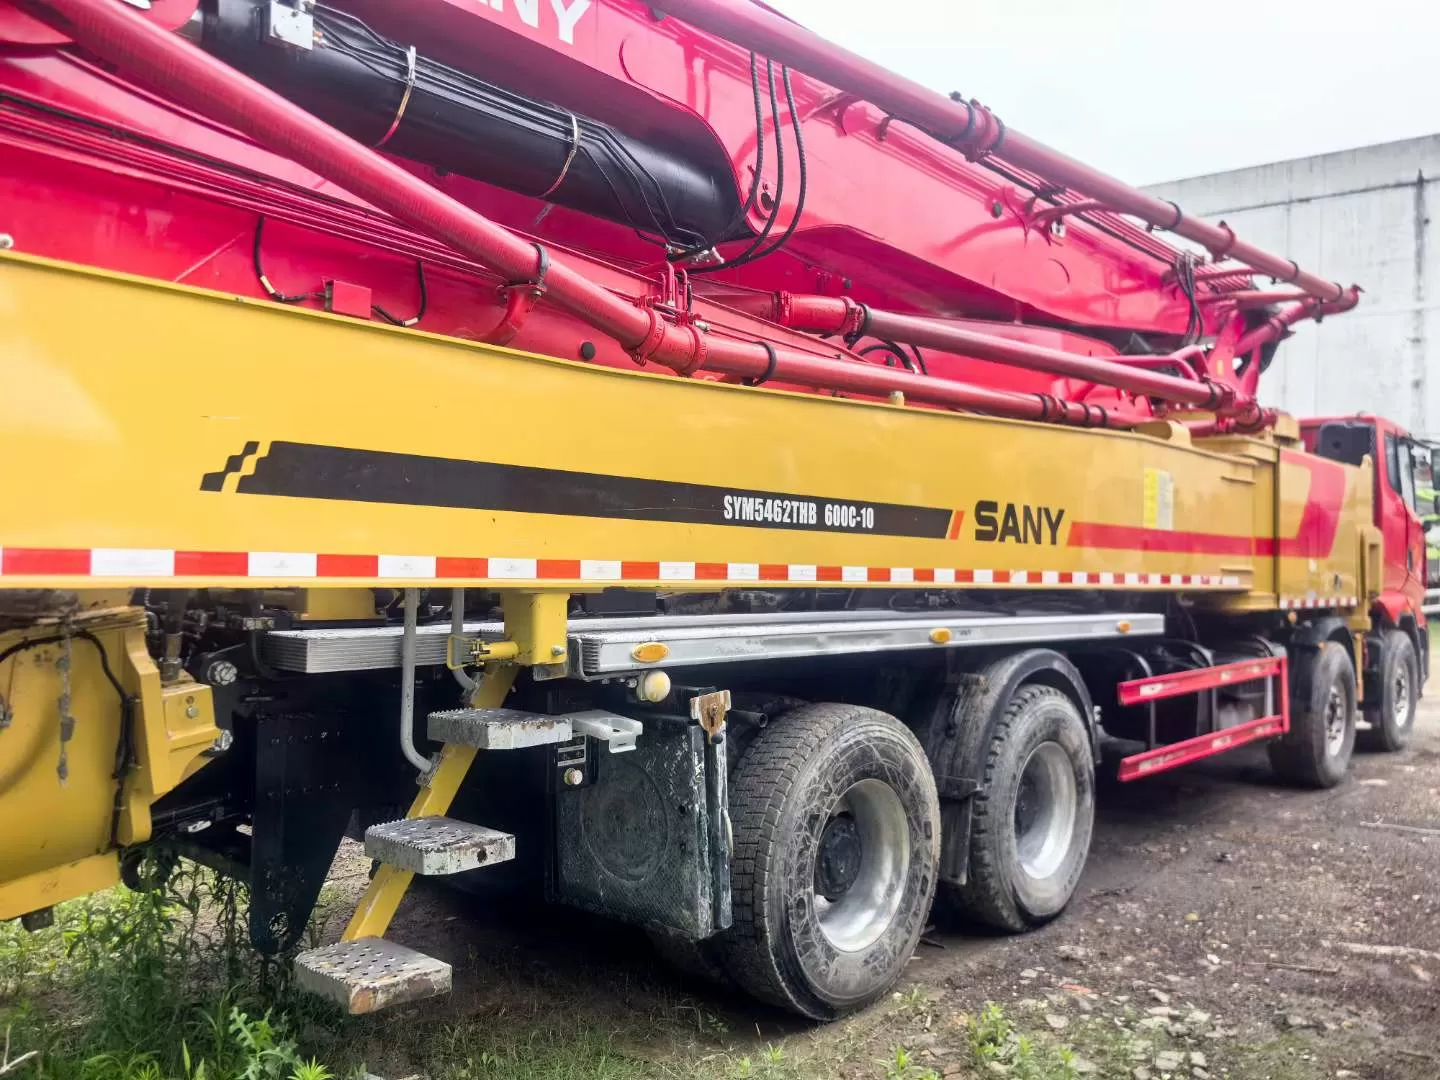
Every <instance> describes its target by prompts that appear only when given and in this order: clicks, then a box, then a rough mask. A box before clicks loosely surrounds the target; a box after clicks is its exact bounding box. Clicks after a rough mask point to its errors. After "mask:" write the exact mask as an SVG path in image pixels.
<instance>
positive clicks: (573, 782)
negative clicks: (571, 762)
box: [565, 769, 585, 787]
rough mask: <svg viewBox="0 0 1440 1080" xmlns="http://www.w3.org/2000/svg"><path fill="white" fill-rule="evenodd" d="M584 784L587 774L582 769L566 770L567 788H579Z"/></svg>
mask: <svg viewBox="0 0 1440 1080" xmlns="http://www.w3.org/2000/svg"><path fill="white" fill-rule="evenodd" d="M584 782H585V773H584V771H583V770H581V769H566V770H565V786H566V787H579V786H580V785H581V784H583V783H584Z"/></svg>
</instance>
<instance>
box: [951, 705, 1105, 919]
mask: <svg viewBox="0 0 1440 1080" xmlns="http://www.w3.org/2000/svg"><path fill="white" fill-rule="evenodd" d="M1094 824H1095V762H1094V758H1093V757H1092V756H1091V751H1090V739H1089V736H1088V734H1087V732H1086V730H1085V722H1084V720H1082V719H1081V717H1080V711H1079V710H1078V709H1077V708H1076V707H1075V703H1074V702H1073V701H1071V700H1070V698H1069V697H1067V696H1066V695H1065V694H1063V693H1061V692H1060V691H1059V690H1056V689H1055V688H1053V687H1050V686H1038V685H1033V684H1032V685H1030V686H1024V687H1021V688H1020V690H1018V691H1017V692H1016V693H1015V696H1014V697H1013V698H1011V700H1010V704H1009V705H1008V706H1007V707H1006V709H1005V713H1004V715H1003V716H1002V717H1001V718H1000V721H999V723H998V724H997V726H996V728H995V733H994V735H993V736H992V738H991V740H990V746H989V749H988V750H987V752H986V757H985V774H984V779H983V782H982V786H981V789H980V791H979V792H978V793H977V794H976V795H975V796H974V806H973V808H972V824H971V832H970V867H969V873H968V875H967V878H966V881H965V884H964V885H960V886H957V887H956V888H954V890H953V892H952V898H953V900H954V902H955V904H956V906H957V907H958V908H959V909H960V911H962V912H963V913H964V914H965V915H968V916H969V917H970V918H972V919H976V920H978V921H979V922H982V923H985V924H986V925H988V926H992V927H995V928H996V929H999V930H1008V931H1010V932H1012V933H1019V932H1020V931H1022V930H1028V929H1029V928H1031V927H1033V926H1039V925H1041V924H1042V923H1045V922H1048V921H1049V920H1051V919H1053V918H1054V917H1055V916H1057V915H1059V914H1060V912H1061V911H1063V910H1064V909H1065V906H1066V905H1067V904H1068V903H1069V902H1070V898H1071V897H1072V896H1073V895H1074V894H1075V887H1076V886H1077V885H1078V884H1079V883H1080V874H1081V873H1082V872H1083V871H1084V869H1085V859H1086V856H1088V855H1089V853H1090V836H1091V833H1092V831H1093V829H1094Z"/></svg>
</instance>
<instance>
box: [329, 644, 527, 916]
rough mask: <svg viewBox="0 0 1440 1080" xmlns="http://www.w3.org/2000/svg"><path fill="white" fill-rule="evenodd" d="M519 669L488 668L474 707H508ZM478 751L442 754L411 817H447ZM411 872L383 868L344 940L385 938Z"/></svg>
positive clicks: (457, 749) (465, 748) (459, 749)
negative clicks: (442, 815) (447, 812)
mask: <svg viewBox="0 0 1440 1080" xmlns="http://www.w3.org/2000/svg"><path fill="white" fill-rule="evenodd" d="M516 671H517V668H516V667H515V665H513V664H497V665H494V666H493V667H487V668H486V670H485V677H484V678H483V679H482V680H481V682H480V685H479V687H477V689H476V692H475V697H474V701H473V707H474V708H477V709H498V708H500V707H501V706H502V705H504V704H505V697H506V695H508V694H509V693H510V687H511V686H512V685H513V684H514V682H515V673H516ZM476 753H477V751H476V750H475V748H474V747H473V746H454V745H451V744H449V743H447V744H446V745H445V748H444V749H443V750H441V751H440V762H439V764H437V765H436V766H435V769H434V771H433V772H432V773H431V774H430V782H429V783H427V784H426V785H425V786H424V787H423V788H421V789H420V793H419V794H418V795H416V796H415V801H414V802H413V803H411V804H410V810H409V812H408V813H407V814H406V815H405V816H406V817H408V818H418V817H434V816H437V815H441V814H444V813H445V811H447V810H449V809H450V804H451V803H452V802H454V801H455V795H456V794H457V793H458V792H459V790H460V785H461V784H462V783H463V782H464V780H465V774H466V773H468V772H469V771H470V765H471V763H472V762H473V761H474V760H475V754H476ZM414 876H415V875H414V873H413V872H412V871H410V870H397V869H396V868H395V867H393V866H385V865H383V864H382V865H381V867H380V869H379V870H377V871H376V873H375V877H374V878H373V879H372V880H371V882H370V886H369V887H368V888H367V889H366V890H365V895H364V896H362V897H361V898H360V903H359V905H358V906H357V907H356V908H355V914H354V915H352V916H351V917H350V925H349V926H347V927H345V933H344V935H343V936H342V938H341V940H342V941H354V940H356V939H357V938H367V937H383V936H384V935H385V931H386V929H388V928H389V926H390V920H391V919H393V918H394V917H395V912H396V910H397V909H398V908H399V907H400V901H401V900H403V899H404V898H405V890H406V889H408V888H409V887H410V879H411V878H412V877H414Z"/></svg>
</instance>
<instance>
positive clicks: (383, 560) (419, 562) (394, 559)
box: [378, 555, 435, 578]
mask: <svg viewBox="0 0 1440 1080" xmlns="http://www.w3.org/2000/svg"><path fill="white" fill-rule="evenodd" d="M378 569H379V572H380V577H382V578H384V577H398V578H433V577H434V576H435V556H434V555H381V556H380V559H379V566H378Z"/></svg>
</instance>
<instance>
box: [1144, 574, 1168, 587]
mask: <svg viewBox="0 0 1440 1080" xmlns="http://www.w3.org/2000/svg"><path fill="white" fill-rule="evenodd" d="M1147 576H1148V578H1149V584H1151V585H1164V584H1165V575H1163V574H1149V575H1147Z"/></svg>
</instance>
